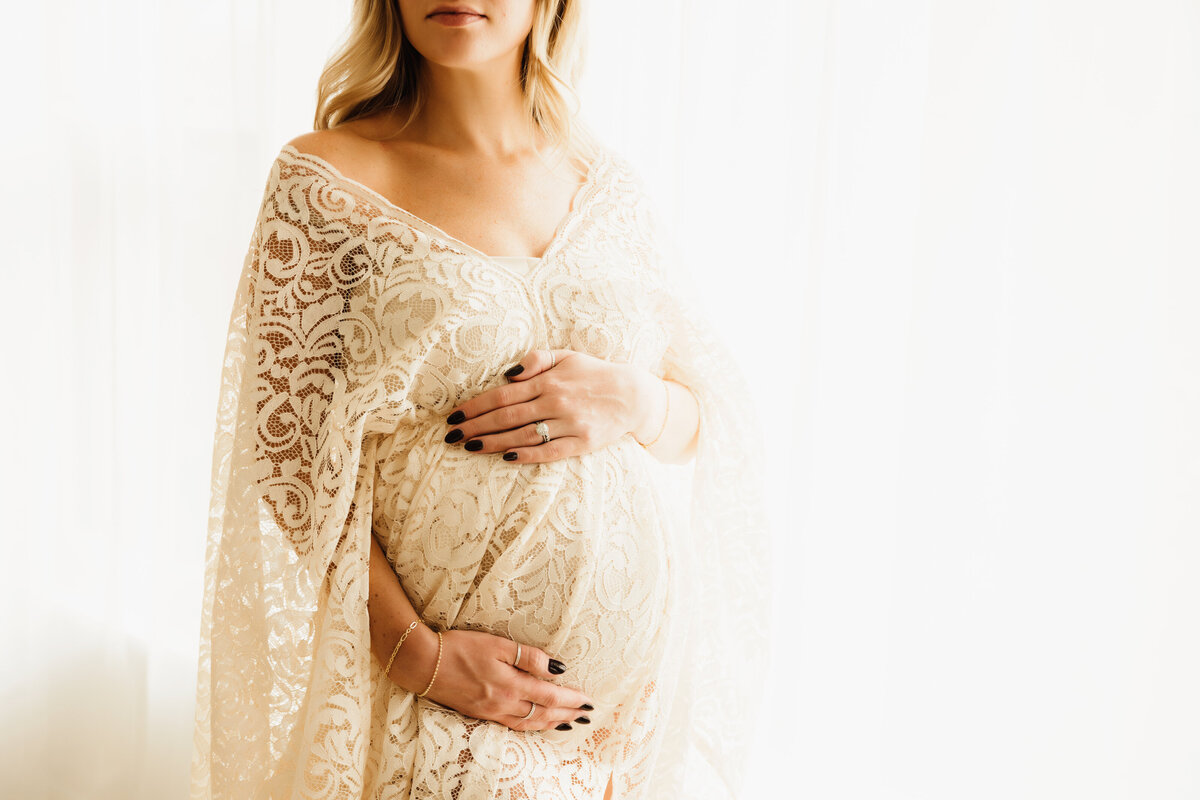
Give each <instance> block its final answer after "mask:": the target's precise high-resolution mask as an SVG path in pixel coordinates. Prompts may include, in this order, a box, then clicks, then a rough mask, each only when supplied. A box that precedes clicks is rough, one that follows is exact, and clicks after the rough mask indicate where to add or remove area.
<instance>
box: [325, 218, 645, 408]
mask: <svg viewBox="0 0 1200 800" xmlns="http://www.w3.org/2000/svg"><path fill="white" fill-rule="evenodd" d="M442 244H443V243H439V242H437V241H435V240H431V239H428V238H425V237H423V236H421V235H420V233H419V232H412V231H409V232H408V233H407V235H401V236H392V237H390V238H386V239H379V240H377V241H376V242H375V243H374V244H373V245H372V246H371V248H370V249H371V250H372V252H370V254H369V255H370V261H371V262H372V270H371V276H370V278H369V280H367V281H365V282H364V283H362V284H360V285H359V286H358V287H357V289H356V292H355V293H354V295H353V296H352V297H351V298H350V304H349V311H350V314H349V315H348V319H350V320H354V319H356V318H360V319H362V320H363V323H364V325H363V330H362V331H361V332H360V341H359V342H358V344H357V347H356V350H357V351H358V352H361V353H369V354H371V357H372V359H373V360H377V366H382V370H380V371H375V370H374V368H372V373H373V374H374V376H375V378H376V379H378V378H379V377H380V376H381V375H383V376H386V375H394V376H396V381H395V383H396V385H397V386H403V387H405V390H406V393H407V395H408V399H409V400H410V401H411V402H412V403H413V404H414V405H416V406H417V407H426V408H436V407H441V406H442V405H444V404H446V403H449V404H453V403H456V402H460V401H461V400H462V399H465V398H466V397H469V396H471V395H473V394H475V393H478V392H479V391H481V390H483V389H485V388H488V387H490V386H492V385H495V384H496V383H498V382H500V381H501V380H502V378H501V375H502V373H503V371H504V370H505V369H507V368H508V367H510V366H511V365H512V364H513V363H515V362H516V361H518V360H520V358H521V357H523V356H524V355H525V353H526V352H528V351H529V350H531V349H534V348H538V347H547V348H565V349H570V350H576V351H578V352H583V353H587V354H588V355H592V356H594V357H596V358H602V359H605V360H608V361H615V362H621V363H633V364H638V365H641V366H644V367H646V368H649V369H653V368H654V366H655V365H656V364H657V363H658V362H659V361H660V360H661V358H662V356H663V354H664V353H665V351H666V347H667V343H668V331H667V329H666V327H665V324H664V320H663V319H662V315H661V311H660V303H661V296H662V295H661V288H660V287H659V286H657V284H656V281H655V280H654V278H653V276H654V275H656V274H657V272H656V270H655V269H654V268H653V267H654V265H653V264H651V263H650V261H649V259H651V258H653V257H654V254H653V251H652V249H650V248H648V247H646V246H645V243H644V242H642V241H640V240H639V239H638V238H637V237H636V236H631V235H629V232H624V234H623V233H622V231H620V230H619V229H614V228H612V227H608V226H604V225H596V224H592V225H588V226H585V227H580V228H578V229H577V230H576V231H574V235H573V237H572V238H571V240H570V241H569V243H568V244H566V245H565V246H563V247H562V248H560V249H559V250H558V251H557V252H555V253H554V254H552V256H551V257H550V258H547V259H544V260H539V261H536V262H533V263H532V264H529V265H526V264H520V265H517V264H511V263H509V264H505V263H503V262H501V261H497V260H495V259H490V258H487V257H484V256H482V255H478V254H472V253H466V252H460V251H458V250H455V249H453V248H449V247H444V246H441V245H442ZM368 338H370V339H373V341H370V342H369V341H367V339H368ZM350 344H351V343H350V342H349V341H347V345H348V346H349V345H350ZM385 380H386V377H385Z"/></svg>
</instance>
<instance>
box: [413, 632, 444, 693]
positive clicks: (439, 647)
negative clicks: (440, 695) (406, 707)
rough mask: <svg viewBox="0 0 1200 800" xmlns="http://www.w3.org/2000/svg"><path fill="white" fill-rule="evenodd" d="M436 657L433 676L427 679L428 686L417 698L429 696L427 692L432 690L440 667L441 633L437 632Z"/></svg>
mask: <svg viewBox="0 0 1200 800" xmlns="http://www.w3.org/2000/svg"><path fill="white" fill-rule="evenodd" d="M437 635H438V657H437V663H436V664H434V665H433V676H432V677H431V678H430V679H429V685H428V686H426V687H425V691H423V692H421V693H420V694H419V695H417V697H424V696H425V695H427V694H429V690H430V689H432V688H433V682H434V680H436V679H437V673H438V667H440V666H441V665H442V632H441V631H438V632H437Z"/></svg>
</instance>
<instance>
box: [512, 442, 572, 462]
mask: <svg viewBox="0 0 1200 800" xmlns="http://www.w3.org/2000/svg"><path fill="white" fill-rule="evenodd" d="M538 442H539V443H540V442H541V437H538ZM584 452H586V450H585V448H584V441H583V439H581V438H579V437H578V436H562V437H558V438H554V439H551V440H550V441H548V442H546V443H545V444H537V445H534V446H533V447H511V448H509V449H507V450H505V451H504V460H505V461H519V462H521V463H522V464H541V463H543V462H546V461H558V460H559V459H560V458H567V457H569V456H576V455H579V454H581V453H584Z"/></svg>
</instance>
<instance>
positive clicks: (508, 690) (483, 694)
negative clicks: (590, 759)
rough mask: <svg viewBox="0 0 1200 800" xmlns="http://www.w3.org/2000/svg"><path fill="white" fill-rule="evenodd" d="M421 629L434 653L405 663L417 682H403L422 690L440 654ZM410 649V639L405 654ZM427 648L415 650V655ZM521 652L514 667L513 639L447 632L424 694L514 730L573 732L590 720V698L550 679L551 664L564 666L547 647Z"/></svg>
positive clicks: (434, 638) (434, 639)
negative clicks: (439, 658)
mask: <svg viewBox="0 0 1200 800" xmlns="http://www.w3.org/2000/svg"><path fill="white" fill-rule="evenodd" d="M421 628H422V629H423V630H422V637H423V638H424V639H425V640H426V641H429V640H430V639H432V648H433V649H432V652H433V657H432V658H428V659H420V663H419V664H406V665H404V666H405V669H404V670H403V671H404V673H406V677H409V676H411V677H412V678H413V680H404V681H403V682H402V684H410V686H407V687H405V688H411V685H415V684H416V683H417V682H420V688H418V689H417V690H416V691H418V692H419V691H422V690H423V689H424V688H425V686H427V685H428V684H429V676H431V675H432V674H433V669H434V663H435V661H436V658H437V655H436V654H437V634H436V633H434V632H433V631H431V630H430V629H429V628H427V627H425V626H424V625H422V626H421ZM414 633H415V631H414ZM424 634H428V636H425V635H424ZM406 647H407V643H406V644H405V646H404V647H401V648H400V649H401V652H403V650H404V649H405V648H406ZM426 649H427V648H426V647H421V648H413V654H414V655H416V651H418V650H426ZM520 650H521V660H520V662H519V663H517V664H516V666H514V665H513V662H514V661H515V659H516V657H517V643H516V642H514V641H513V640H511V639H506V638H504V637H502V636H494V635H492V634H490V633H485V632H483V631H460V630H449V631H444V632H443V633H442V662H441V665H440V666H439V667H438V668H437V678H436V679H435V680H434V682H433V687H432V688H431V689H430V690H429V693H428V694H427V695H425V696H426V697H427V698H428V699H430V700H433V701H434V702H436V703H440V704H441V705H444V706H446V707H448V708H452V709H454V710H455V711H457V712H459V713H460V714H465V715H466V716H468V717H473V718H475V719H486V720H492V721H494V722H499V723H500V724H502V725H505V726H507V727H509V728H512V729H513V730H515V731H542V730H549V729H551V728H555V729H558V730H569V729H570V728H571V727H574V726H575V725H576V724H580V725H586V724H589V723H590V722H591V720H590V719H589V718H588V716H587V712H589V711H591V710H592V703H591V700H590V699H589V698H588V697H587V696H586V695H585V694H583V693H582V692H579V691H576V690H575V689H569V688H567V687H565V686H558V685H557V684H554V683H550V678H552V677H553V676H554V675H555V674H556V673H554V672H551V671H550V668H551V663H553V665H554V667H555V669H556V671H557V672H558V673H561V672H562V670H563V669H565V667H564V665H563V664H562V663H561V662H559V661H557V660H555V661H553V662H551V659H550V657H549V656H548V655H547V654H546V653H545V652H544V651H542V650H539V649H538V648H536V647H533V646H531V645H528V644H522V645H521V648H520ZM398 672H401V670H400V669H397V668H393V670H392V674H393V675H396V673H398ZM398 683H400V681H398ZM531 702H532V703H535V704H536V705H537V708H536V709H535V710H534V712H533V716H531V717H530V718H529V719H522V717H524V716H525V715H526V714H527V713H529V704H530V703H531ZM561 725H566V726H567V727H565V728H562V727H559V726H561Z"/></svg>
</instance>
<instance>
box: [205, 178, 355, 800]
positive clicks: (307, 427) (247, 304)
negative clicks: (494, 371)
mask: <svg viewBox="0 0 1200 800" xmlns="http://www.w3.org/2000/svg"><path fill="white" fill-rule="evenodd" d="M352 211H353V201H352V200H351V199H350V198H348V197H345V196H340V195H339V193H338V191H337V190H336V189H333V188H332V187H330V186H329V185H328V184H326V183H321V182H318V181H315V180H313V179H312V176H306V175H305V174H303V173H302V172H299V171H297V170H296V169H295V167H294V165H292V164H289V163H287V162H285V161H283V160H281V159H276V161H275V162H274V163H273V164H272V166H271V171H270V174H269V177H268V180H267V185H266V188H265V191H264V193H263V198H262V204H261V206H260V209H259V215H258V219H257V221H256V223H255V227H254V232H253V235H252V237H251V240H250V245H249V248H248V250H247V253H246V257H245V261H244V263H243V268H242V272H241V276H240V279H239V281H238V285H237V291H236V295H235V299H234V304H233V310H232V313H231V315H230V318H229V327H228V335H227V337H226V342H225V355H224V360H223V362H222V372H221V389H220V399H219V403H218V412H217V420H216V434H215V439H214V447H213V471H212V487H211V500H210V512H209V523H208V544H207V551H206V567H205V581H204V603H203V610H202V618H201V632H200V659H199V670H198V683H197V706H196V727H195V741H194V751H193V763H192V772H193V793H192V796H193V797H204V798H209V797H226V796H245V797H250V796H254V797H258V796H260V795H261V793H262V792H263V791H264V790H265V787H267V786H268V785H269V783H270V781H271V780H272V775H273V773H275V774H279V775H281V776H283V778H284V779H286V777H287V775H286V773H287V772H288V769H289V756H288V753H287V752H285V749H286V747H287V746H288V742H289V741H294V740H295V739H296V737H294V736H292V731H293V730H294V729H296V727H297V725H298V724H299V723H300V721H301V720H303V719H305V718H308V719H311V718H313V717H314V716H319V715H320V713H321V712H320V709H317V710H316V711H313V710H311V709H309V708H308V706H309V704H310V702H311V698H312V697H313V696H314V695H313V694H312V693H311V692H312V690H313V687H314V686H316V685H318V684H319V683H320V682H322V681H324V682H326V683H336V684H339V685H342V686H347V687H354V686H356V685H358V686H359V687H360V688H359V690H360V691H361V690H362V689H361V685H362V684H365V682H366V674H367V673H366V670H367V669H368V667H369V661H368V659H369V658H370V656H369V638H368V636H367V621H366V615H365V597H363V596H360V595H361V593H362V591H363V586H365V583H366V581H365V576H366V571H367V553H368V551H367V545H368V544H369V540H368V539H367V538H366V537H367V536H369V530H370V511H369V496H370V484H369V479H370V478H371V476H372V475H373V464H372V463H371V460H370V459H371V453H370V451H369V450H368V451H367V452H366V453H364V452H363V445H362V437H361V436H358V435H355V433H354V432H355V426H354V422H355V420H354V418H353V416H352V410H353V408H354V407H355V399H356V389H355V387H356V386H358V385H360V378H361V371H362V370H366V371H368V372H369V371H370V368H371V364H372V358H371V354H370V353H369V352H367V353H356V352H354V348H355V347H357V346H359V344H361V343H360V342H359V341H358V339H356V334H355V331H356V329H357V327H358V326H357V325H356V311H355V308H356V303H357V302H358V301H357V299H356V298H357V297H358V296H359V295H361V291H359V287H360V285H361V283H362V281H363V277H364V275H365V274H366V273H368V272H369V269H368V264H369V259H368V258H367V257H366V254H365V253H364V252H363V251H362V249H361V246H362V245H361V242H362V237H361V236H356V235H354V234H355V231H354V226H355V220H354V219H353V216H352ZM351 362H353V367H351ZM356 370H358V371H359V372H356ZM364 504H365V505H366V506H367V507H366V508H364V507H363V506H364ZM356 682H357V684H356ZM334 694H335V693H334V692H328V693H323V694H318V695H315V696H317V697H326V696H333V695H334ZM311 735H312V736H313V737H314V738H318V739H319V738H320V735H321V732H319V731H315V732H312V734H311ZM265 791H266V792H267V794H271V792H270V790H265ZM261 796H265V795H261ZM272 796H274V795H272Z"/></svg>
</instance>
